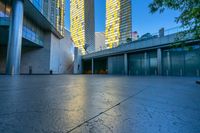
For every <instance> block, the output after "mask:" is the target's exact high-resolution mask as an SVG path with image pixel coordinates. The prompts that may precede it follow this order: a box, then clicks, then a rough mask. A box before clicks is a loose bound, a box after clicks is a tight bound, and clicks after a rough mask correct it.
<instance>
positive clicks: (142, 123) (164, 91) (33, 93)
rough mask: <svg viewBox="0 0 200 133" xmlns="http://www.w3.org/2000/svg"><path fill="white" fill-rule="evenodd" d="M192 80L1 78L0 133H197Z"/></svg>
mask: <svg viewBox="0 0 200 133" xmlns="http://www.w3.org/2000/svg"><path fill="white" fill-rule="evenodd" d="M196 80H197V78H184V77H125V76H105V75H93V76H92V75H53V76H48V75H45V76H39V75H35V76H14V77H10V76H0V132H1V133H13V132H19V133H27V132H28V133H65V132H73V133H76V132H78V133H79V132H80V133H82V132H83V133H87V132H92V133H93V132H94V133H96V132H97V133H106V132H108V133H109V132H114V133H115V132H116V133H126V132H127V133H129V132H138V133H151V132H152V133H157V132H162V133H163V132H164V133H165V132H166V133H167V132H168V133H170V132H175V133H176V132H177V133H178V132H181V133H199V132H200V128H199V127H200V113H199V112H200V86H199V85H198V84H195V81H196ZM119 103H120V104H119Z"/></svg>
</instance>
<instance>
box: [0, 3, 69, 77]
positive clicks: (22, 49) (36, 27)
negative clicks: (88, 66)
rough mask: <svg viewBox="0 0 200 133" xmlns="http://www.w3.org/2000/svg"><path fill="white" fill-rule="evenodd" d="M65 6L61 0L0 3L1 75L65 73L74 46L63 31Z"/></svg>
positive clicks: (65, 31) (66, 32) (67, 32)
mask: <svg viewBox="0 0 200 133" xmlns="http://www.w3.org/2000/svg"><path fill="white" fill-rule="evenodd" d="M64 3H65V1H64V0H52V1H47V0H26V1H24V0H2V1H0V73H1V74H5V73H6V74H28V73H32V74H49V73H50V71H51V72H52V73H67V72H68V71H67V70H69V69H70V66H68V64H70V65H72V63H68V62H69V61H70V62H72V61H73V57H72V53H71V51H72V52H73V45H72V43H71V38H70V33H69V31H67V30H65V29H64ZM68 55H70V56H68ZM66 56H67V58H64V57H66ZM71 67H72V66H71ZM71 69H72V68H71Z"/></svg>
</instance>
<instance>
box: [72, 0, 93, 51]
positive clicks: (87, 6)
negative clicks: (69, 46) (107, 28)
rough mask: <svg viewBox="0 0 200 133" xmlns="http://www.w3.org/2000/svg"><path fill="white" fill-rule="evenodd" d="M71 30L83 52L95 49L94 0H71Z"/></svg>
mask: <svg viewBox="0 0 200 133" xmlns="http://www.w3.org/2000/svg"><path fill="white" fill-rule="evenodd" d="M70 21H71V26H70V31H71V37H72V40H73V42H74V44H75V46H76V47H78V48H79V49H80V50H81V52H82V54H85V53H87V52H92V51H93V50H94V0H70Z"/></svg>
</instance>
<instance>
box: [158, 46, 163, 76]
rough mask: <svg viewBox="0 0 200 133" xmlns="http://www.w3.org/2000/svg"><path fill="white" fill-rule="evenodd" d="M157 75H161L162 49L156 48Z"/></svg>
mask: <svg viewBox="0 0 200 133" xmlns="http://www.w3.org/2000/svg"><path fill="white" fill-rule="evenodd" d="M157 60H158V75H162V50H161V49H160V48H159V49H157Z"/></svg>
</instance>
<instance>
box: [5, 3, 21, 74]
mask: <svg viewBox="0 0 200 133" xmlns="http://www.w3.org/2000/svg"><path fill="white" fill-rule="evenodd" d="M23 6H24V5H23V0H13V3H12V15H11V21H10V29H9V41H8V49H7V61H6V74H10V75H15V74H20V61H21V49H22V27H23V16H24V7H23Z"/></svg>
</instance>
